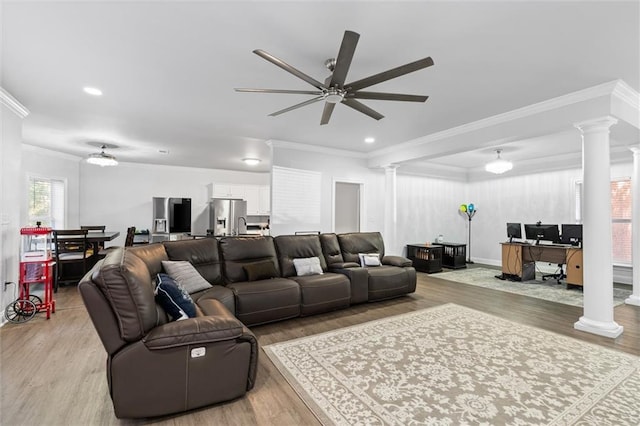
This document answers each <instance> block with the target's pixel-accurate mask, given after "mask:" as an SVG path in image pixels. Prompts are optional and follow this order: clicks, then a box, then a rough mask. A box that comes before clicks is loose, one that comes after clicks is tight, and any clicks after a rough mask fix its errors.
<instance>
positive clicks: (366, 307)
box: [0, 273, 640, 426]
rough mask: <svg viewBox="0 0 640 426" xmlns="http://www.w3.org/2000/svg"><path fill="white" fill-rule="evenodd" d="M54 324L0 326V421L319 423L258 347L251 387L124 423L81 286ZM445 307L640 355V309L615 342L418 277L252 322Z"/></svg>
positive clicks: (306, 329)
mask: <svg viewBox="0 0 640 426" xmlns="http://www.w3.org/2000/svg"><path fill="white" fill-rule="evenodd" d="M56 300H57V312H56V313H55V314H53V315H52V317H51V319H50V320H46V319H45V316H44V314H39V315H37V316H36V317H35V318H34V319H32V320H31V321H29V322H27V323H25V324H20V325H17V324H6V325H5V326H4V327H2V328H0V351H1V352H0V385H1V403H0V424H3V425H5V424H6V425H15V426H19V425H34V424H46V425H122V424H149V423H153V424H162V425H202V424H221V425H248V424H251V425H318V424H319V422H318V421H317V420H316V418H315V417H314V415H313V414H312V413H311V411H310V410H309V409H308V408H307V407H306V405H305V404H304V403H303V402H302V400H301V399H300V398H299V397H298V396H297V395H296V393H295V391H294V390H293V389H292V388H291V386H289V384H288V383H287V381H286V380H285V379H284V377H283V376H282V375H281V374H280V373H279V372H278V370H277V369H276V368H275V366H274V365H273V364H272V363H271V361H270V360H269V359H268V358H267V356H266V355H265V354H264V352H262V351H261V352H260V355H259V361H258V364H259V365H258V376H257V382H256V386H255V388H254V389H253V390H252V391H250V392H249V393H247V395H246V396H244V397H243V398H239V399H237V400H235V401H231V402H228V403H224V404H218V405H215V406H211V407H206V408H203V409H200V410H194V411H191V412H189V413H185V414H182V415H176V416H169V417H163V418H158V419H150V420H119V419H116V417H115V416H114V414H113V408H112V405H111V400H110V398H109V394H108V389H107V383H106V374H105V359H106V354H105V351H104V348H103V347H102V344H101V343H100V340H99V338H98V335H97V333H96V332H95V329H94V328H93V325H92V323H91V321H90V320H89V316H88V314H87V312H86V310H85V308H84V305H83V304H82V301H81V299H80V296H79V294H78V292H77V289H76V288H74V287H63V288H61V289H60V291H59V292H58V293H57V295H56ZM443 303H457V304H459V305H463V306H467V307H470V308H473V309H477V310H480V311H483V312H487V313H490V314H493V315H496V316H499V317H502V318H505V319H508V320H511V321H515V322H519V323H523V324H528V325H532V326H535V327H540V328H543V329H545V330H550V331H554V332H556V333H560V334H563V335H567V336H571V337H574V338H577V339H580V340H583V341H587V342H592V343H595V344H598V345H602V346H606V347H609V348H612V349H614V350H619V351H623V352H627V353H631V354H634V355H640V308H639V307H636V306H630V305H622V306H618V307H616V308H615V320H616V321H617V322H618V323H619V324H620V325H623V326H624V328H625V330H624V333H623V334H622V336H620V337H619V338H617V339H609V338H606V337H600V336H596V335H593V334H589V333H584V332H581V331H577V330H575V329H574V328H573V323H574V322H575V321H577V320H578V318H579V317H580V316H581V315H582V308H578V307H573V306H568V305H562V304H558V303H554V302H547V301H543V300H539V299H533V298H530V297H526V296H521V295H517V294H512V293H506V292H501V291H496V290H490V289H485V288H480V287H475V286H472V285H466V284H460V283H454V282H451V281H445V280H442V279H438V277H437V274H433V275H427V274H422V273H419V274H418V288H417V291H416V293H414V294H412V295H409V296H406V297H401V298H398V299H393V300H387V301H382V302H376V303H367V304H362V305H357V306H353V307H351V308H349V309H344V310H340V311H335V312H331V313H327V314H322V315H314V316H311V317H306V318H296V319H292V320H287V321H282V322H278V323H274V324H267V325H263V326H258V327H253V328H252V331H253V332H254V333H255V334H256V336H257V337H258V341H259V344H260V346H265V345H268V344H271V343H276V342H281V341H286V340H290V339H294V338H298V337H304V336H308V335H311V334H317V333H322V332H326V331H330V330H334V329H337V328H341V327H346V326H350V325H356V324H361V323H363V322H366V321H371V320H375V319H379V318H384V317H387V316H391V315H396V314H401V313H404V312H409V311H414V310H418V309H423V308H429V307H432V306H437V305H441V304H443Z"/></svg>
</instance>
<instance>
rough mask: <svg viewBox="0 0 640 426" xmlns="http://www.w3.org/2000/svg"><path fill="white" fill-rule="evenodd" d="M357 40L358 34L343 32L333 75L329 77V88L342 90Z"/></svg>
mask: <svg viewBox="0 0 640 426" xmlns="http://www.w3.org/2000/svg"><path fill="white" fill-rule="evenodd" d="M359 39H360V34H358V33H354V32H353V31H345V32H344V37H343V38H342V44H341V45H340V51H339V52H338V57H337V58H336V66H335V68H334V69H333V75H332V76H331V83H330V86H331V87H335V86H337V87H340V88H342V87H343V86H344V81H345V80H346V79H347V72H349V67H350V66H351V60H352V59H353V54H354V53H355V51H356V46H357V45H358V40H359Z"/></svg>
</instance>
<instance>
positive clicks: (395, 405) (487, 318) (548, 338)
mask: <svg viewBox="0 0 640 426" xmlns="http://www.w3.org/2000/svg"><path fill="white" fill-rule="evenodd" d="M263 349H264V351H265V353H266V354H267V356H268V357H269V359H270V360H271V361H272V362H273V363H274V365H275V366H276V367H277V368H278V370H279V371H280V372H281V373H282V374H283V375H284V377H285V378H286V379H287V381H288V382H289V384H290V385H291V386H292V387H293V388H294V389H295V391H296V392H297V393H298V395H299V396H300V397H301V398H302V400H303V401H304V402H305V403H306V404H307V406H308V407H309V408H310V409H311V410H312V411H313V413H314V414H315V415H316V417H317V418H318V419H319V420H320V422H321V423H322V424H323V425H505V424H509V425H521V426H524V425H556V426H558V425H581V426H582V425H616V426H622V425H634V426H637V425H638V424H639V423H640V412H639V411H638V407H640V358H638V357H637V356H634V355H629V354H625V353H623V352H619V351H615V350H612V349H608V348H604V347H602V346H597V345H594V344H590V343H587V342H583V341H581V340H577V339H573V338H570V337H567V336H563V335H560V334H556V333H552V332H549V331H546V330H541V329H538V328H535V327H530V326H525V325H523V324H519V323H516V322H512V321H508V320H505V319H502V318H499V317H496V316H493V315H489V314H485V313H483V312H480V311H477V310H473V309H470V308H466V307H463V306H458V305H455V304H451V303H450V304H446V305H441V306H437V307H435V308H429V309H422V310H419V311H415V312H409V313H405V314H401V315H396V316H392V317H388V318H383V319H380V320H376V321H370V322H366V323H364V324H360V325H355V326H351V327H346V328H341V329H338V330H334V331H330V332H326V333H321V334H317V335H313V336H308V337H302V338H299V339H294V340H290V341H286V342H281V343H276V344H272V345H267V346H264V347H263Z"/></svg>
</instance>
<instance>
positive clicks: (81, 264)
mask: <svg viewBox="0 0 640 426" xmlns="http://www.w3.org/2000/svg"><path fill="white" fill-rule="evenodd" d="M88 232H89V231H87V230H86V229H55V230H54V231H53V244H54V247H55V260H56V274H55V280H54V287H53V291H54V292H57V291H58V287H59V286H60V284H63V283H78V282H79V281H80V279H81V278H82V277H83V276H84V275H85V274H86V273H87V258H88V257H90V256H91V255H93V250H92V249H91V247H90V246H89V242H88V241H87V233H88Z"/></svg>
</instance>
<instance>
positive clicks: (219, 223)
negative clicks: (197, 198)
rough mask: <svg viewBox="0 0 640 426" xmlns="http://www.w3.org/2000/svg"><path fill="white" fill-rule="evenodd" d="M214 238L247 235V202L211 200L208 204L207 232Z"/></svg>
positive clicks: (221, 199) (223, 199)
mask: <svg viewBox="0 0 640 426" xmlns="http://www.w3.org/2000/svg"><path fill="white" fill-rule="evenodd" d="M208 233H213V235H215V236H216V237H223V236H225V235H238V234H246V233H247V202H246V201H245V200H240V199H227V198H213V199H212V200H211V202H210V203H209V231H208Z"/></svg>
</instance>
